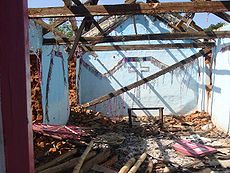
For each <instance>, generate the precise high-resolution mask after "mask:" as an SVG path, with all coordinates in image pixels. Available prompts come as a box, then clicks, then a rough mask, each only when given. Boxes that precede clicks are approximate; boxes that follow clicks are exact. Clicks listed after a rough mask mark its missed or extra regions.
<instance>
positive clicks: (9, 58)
mask: <svg viewBox="0 0 230 173" xmlns="http://www.w3.org/2000/svg"><path fill="white" fill-rule="evenodd" d="M0 16H1V19H0V23H1V27H0V33H1V39H0V40H1V41H0V47H1V48H0V76H1V77H0V78H1V79H0V80H1V82H0V85H1V86H0V89H1V92H0V97H1V103H0V104H1V110H0V111H1V113H0V115H2V124H3V138H4V153H5V168H6V172H7V173H16V172H17V173H19V172H20V173H33V172H34V158H33V134H32V114H31V89H30V62H29V50H28V13H27V0H21V1H14V0H3V1H2V0H1V1H0ZM0 145H1V144H0ZM0 147H1V146H0Z"/></svg>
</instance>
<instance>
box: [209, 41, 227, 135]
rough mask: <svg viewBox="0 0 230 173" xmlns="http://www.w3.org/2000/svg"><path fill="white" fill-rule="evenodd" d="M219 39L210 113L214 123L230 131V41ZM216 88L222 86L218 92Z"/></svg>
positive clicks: (214, 58) (215, 56)
mask: <svg viewBox="0 0 230 173" xmlns="http://www.w3.org/2000/svg"><path fill="white" fill-rule="evenodd" d="M224 42H225V39H218V40H217V46H216V49H215V50H214V52H215V54H214V56H213V61H214V62H213V70H212V73H213V78H212V79H213V80H212V83H213V87H214V89H213V90H212V99H211V101H210V113H211V115H212V120H213V122H214V124H215V125H216V126H217V127H218V128H220V129H222V130H223V131H224V132H227V133H230V105H229V102H230V97H229V96H230V90H229V84H230V70H229V69H230V43H229V40H227V44H226V43H224ZM215 88H220V90H221V92H217V91H216V90H215Z"/></svg>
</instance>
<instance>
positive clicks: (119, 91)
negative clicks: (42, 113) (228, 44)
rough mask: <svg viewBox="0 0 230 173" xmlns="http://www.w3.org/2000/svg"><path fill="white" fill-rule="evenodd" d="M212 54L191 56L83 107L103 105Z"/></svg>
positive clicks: (201, 52) (203, 52)
mask: <svg viewBox="0 0 230 173" xmlns="http://www.w3.org/2000/svg"><path fill="white" fill-rule="evenodd" d="M210 52H211V51H210V49H202V50H201V51H199V52H198V53H196V54H194V55H192V56H190V57H188V58H186V59H184V60H182V61H180V62H178V63H175V64H173V65H171V66H169V67H167V68H165V69H163V70H161V71H159V72H157V73H155V74H152V75H150V76H148V77H146V78H143V79H141V80H139V81H137V82H134V83H132V84H130V85H128V86H126V87H123V88H121V89H119V90H116V91H113V92H111V93H108V94H106V95H104V96H101V97H99V98H96V99H94V100H92V101H90V102H88V103H85V104H82V105H81V106H82V107H84V108H87V107H90V106H94V105H97V104H99V103H102V102H104V101H106V100H109V99H111V98H113V97H116V96H118V95H120V94H122V93H124V92H127V91H130V90H131V89H133V88H136V87H138V86H140V85H143V84H145V83H147V82H149V81H151V80H154V79H156V78H158V77H160V76H162V75H164V74H166V73H168V72H171V71H173V70H175V69H176V68H178V67H181V66H184V65H185V64H188V63H191V62H192V61H194V60H196V59H197V58H199V57H201V56H204V55H207V54H209V53H210Z"/></svg>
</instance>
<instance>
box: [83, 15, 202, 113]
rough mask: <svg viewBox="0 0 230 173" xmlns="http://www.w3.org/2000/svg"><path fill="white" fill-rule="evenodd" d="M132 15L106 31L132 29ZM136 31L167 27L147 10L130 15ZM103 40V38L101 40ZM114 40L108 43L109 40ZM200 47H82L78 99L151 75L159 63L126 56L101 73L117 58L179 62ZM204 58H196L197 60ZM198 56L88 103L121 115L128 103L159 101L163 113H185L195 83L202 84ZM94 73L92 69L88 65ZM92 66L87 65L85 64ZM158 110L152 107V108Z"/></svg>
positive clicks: (192, 104)
mask: <svg viewBox="0 0 230 173" xmlns="http://www.w3.org/2000/svg"><path fill="white" fill-rule="evenodd" d="M133 20H134V18H133V17H130V18H129V19H128V20H126V21H125V22H123V23H122V24H121V25H120V26H118V27H117V28H116V29H115V30H114V31H113V32H112V33H111V34H110V35H111V36H116V35H120V36H122V35H135V34H136V33H135V26H134V21H133ZM135 20H136V29H137V34H152V33H167V32H171V29H170V28H169V27H168V26H166V25H165V24H164V23H163V22H161V21H159V20H157V19H156V18H154V17H152V16H144V15H137V16H135ZM189 42H191V40H171V41H165V40H164V41H160V40H159V41H154V40H145V41H134V42H121V43H114V44H121V45H131V44H163V43H189ZM101 45H106V44H101ZM108 45H113V43H111V44H108ZM198 51H199V49H195V48H190V49H189V48H188V49H162V50H132V51H106V52H102V51H97V52H96V54H97V55H98V57H97V58H95V57H93V56H92V55H90V54H88V53H86V54H85V55H84V56H83V58H82V59H83V60H84V61H85V62H86V63H88V64H89V66H90V67H86V66H85V65H81V82H80V89H81V103H86V102H88V101H90V100H92V99H95V98H97V97H99V96H102V95H104V94H108V93H109V92H111V91H114V90H117V89H120V88H122V87H124V86H127V85H129V84H131V83H133V82H136V81H138V80H140V79H141V78H144V77H147V76H149V75H152V74H154V73H156V72H158V71H160V70H161V68H160V67H159V66H157V65H156V64H154V63H152V61H151V60H150V61H149V60H146V61H144V60H143V61H140V62H138V61H128V62H125V63H124V64H123V65H122V66H121V67H120V68H119V69H118V70H117V71H115V72H113V73H111V74H112V75H110V76H108V77H107V76H106V77H101V75H103V74H105V73H106V72H107V71H108V70H111V69H114V68H115V67H116V65H117V64H118V62H119V61H121V60H122V59H123V58H127V57H134V58H140V59H141V58H143V59H144V58H146V57H153V58H154V59H156V60H158V61H160V62H162V63H163V64H165V65H167V66H170V65H172V64H174V63H176V62H179V61H181V60H183V59H185V58H187V57H189V56H191V55H193V54H195V53H197V52H198ZM202 60H203V58H202V57H201V58H200V61H202ZM198 64H199V63H198V60H197V61H194V62H193V63H190V64H187V65H186V66H185V67H184V68H178V69H176V70H174V71H173V72H172V73H167V74H165V75H162V76H160V77H159V78H157V79H155V80H153V81H150V82H148V83H147V84H144V85H142V86H140V87H137V88H135V89H133V90H131V91H129V92H126V93H124V94H122V95H120V96H117V97H115V98H112V99H110V100H108V101H106V102H104V103H101V104H98V105H96V106H94V107H92V109H95V110H97V111H100V112H103V113H104V114H106V115H108V116H113V115H126V114H127V108H129V107H158V106H163V107H164V108H165V110H164V112H165V114H174V115H176V114H179V115H184V114H188V113H190V112H192V111H194V110H197V104H198V99H199V88H200V87H202V86H201V85H200V84H199V82H198V75H199V73H198V71H199V70H198V69H199V65H198ZM91 67H93V68H95V69H96V70H97V71H98V72H99V73H95V71H93V70H92V68H91ZM90 68H91V69H90ZM156 113H157V112H154V114H156ZM138 115H152V112H151V111H143V112H142V111H138Z"/></svg>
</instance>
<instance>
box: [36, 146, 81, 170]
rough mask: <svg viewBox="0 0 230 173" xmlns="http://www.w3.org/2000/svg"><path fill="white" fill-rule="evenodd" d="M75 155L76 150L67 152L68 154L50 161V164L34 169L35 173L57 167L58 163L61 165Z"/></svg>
mask: <svg viewBox="0 0 230 173" xmlns="http://www.w3.org/2000/svg"><path fill="white" fill-rule="evenodd" d="M76 153H77V149H74V150H72V151H69V152H67V153H65V154H63V155H61V156H60V157H58V158H55V159H54V160H52V161H50V162H48V163H46V164H44V165H41V166H39V167H37V168H36V169H35V172H40V171H43V170H45V169H47V168H50V167H52V166H54V165H57V164H58V163H61V162H62V161H64V160H65V159H67V158H69V157H71V156H73V155H74V154H76Z"/></svg>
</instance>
